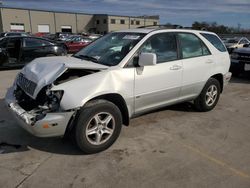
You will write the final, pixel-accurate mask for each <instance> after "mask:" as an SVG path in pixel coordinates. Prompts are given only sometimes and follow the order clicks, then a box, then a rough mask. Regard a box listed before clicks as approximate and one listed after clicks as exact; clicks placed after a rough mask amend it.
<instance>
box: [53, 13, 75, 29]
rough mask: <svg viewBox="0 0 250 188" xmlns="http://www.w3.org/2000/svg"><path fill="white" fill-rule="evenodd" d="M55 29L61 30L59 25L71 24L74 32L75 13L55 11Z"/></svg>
mask: <svg viewBox="0 0 250 188" xmlns="http://www.w3.org/2000/svg"><path fill="white" fill-rule="evenodd" d="M55 19H56V24H55V25H56V31H57V32H61V26H71V28H72V32H73V33H76V14H72V13H57V12H56V13H55Z"/></svg>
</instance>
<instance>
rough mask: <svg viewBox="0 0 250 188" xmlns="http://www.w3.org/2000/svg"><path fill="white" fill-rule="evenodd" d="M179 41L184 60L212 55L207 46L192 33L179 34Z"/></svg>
mask: <svg viewBox="0 0 250 188" xmlns="http://www.w3.org/2000/svg"><path fill="white" fill-rule="evenodd" d="M178 39H179V41H180V47H181V54H182V58H184V59H185V58H191V57H199V56H203V55H209V54H210V51H209V50H208V48H207V47H206V45H205V44H204V43H203V42H202V41H201V40H200V39H199V38H198V37H197V36H195V35H193V34H191V33H179V34H178Z"/></svg>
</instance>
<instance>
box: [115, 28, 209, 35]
mask: <svg viewBox="0 0 250 188" xmlns="http://www.w3.org/2000/svg"><path fill="white" fill-rule="evenodd" d="M154 31H167V32H189V33H195V34H200V33H207V34H214V33H213V32H210V31H201V30H193V29H166V28H160V29H152V28H136V29H125V30H120V31H115V32H126V33H145V34H148V33H151V32H154Z"/></svg>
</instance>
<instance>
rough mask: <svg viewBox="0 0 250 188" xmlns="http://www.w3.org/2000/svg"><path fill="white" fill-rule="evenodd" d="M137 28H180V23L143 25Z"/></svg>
mask: <svg viewBox="0 0 250 188" xmlns="http://www.w3.org/2000/svg"><path fill="white" fill-rule="evenodd" d="M138 28H149V29H182V28H183V27H182V26H181V25H169V24H167V25H145V26H141V27H138Z"/></svg>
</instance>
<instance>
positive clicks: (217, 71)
mask: <svg viewBox="0 0 250 188" xmlns="http://www.w3.org/2000/svg"><path fill="white" fill-rule="evenodd" d="M229 65H230V58H229V55H228V52H227V50H226V48H225V46H224V45H223V44H222V42H221V40H220V39H219V38H218V37H217V35H215V34H214V33H210V32H205V31H194V30H175V29H174V30H168V29H133V30H124V31H119V32H113V33H110V34H107V35H105V36H104V37H102V38H100V39H98V40H96V41H95V42H93V43H92V44H90V45H89V46H87V47H86V48H84V49H82V50H81V51H80V52H78V53H76V54H75V55H73V56H72V57H46V58H38V59H35V60H34V61H32V62H31V63H29V64H28V65H27V66H25V67H24V68H23V69H22V70H21V72H20V73H19V74H18V75H17V78H16V80H15V82H14V85H13V86H12V87H11V88H10V89H9V90H8V92H7V95H6V103H7V105H8V107H9V109H10V111H11V112H13V114H14V116H15V117H16V119H17V121H18V122H19V124H20V125H21V126H22V127H23V128H25V129H26V130H27V131H29V132H30V133H32V134H33V135H36V136H39V137H51V136H63V135H65V134H66V133H68V132H70V133H73V134H74V137H75V139H76V143H77V145H78V146H79V148H80V149H81V150H82V151H84V152H85V153H96V152H100V151H103V150H105V149H107V148H108V147H109V146H111V145H112V144H113V143H114V141H115V140H116V139H117V138H118V136H119V134H120V131H121V127H122V124H124V125H128V124H129V120H130V118H132V117H135V116H138V115H140V114H143V113H145V112H148V111H150V110H153V109H156V108H161V107H164V106H167V105H172V104H176V103H180V102H183V101H194V106H195V107H196V109H197V110H199V111H209V110H211V109H213V108H214V107H215V105H216V104H217V102H218V99H219V96H220V93H221V92H222V90H223V86H224V85H225V84H226V83H227V82H228V81H229V79H230V77H231V73H229V72H228V70H229Z"/></svg>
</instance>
